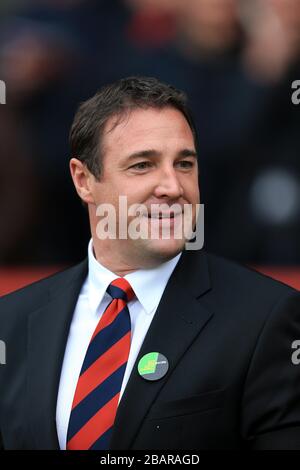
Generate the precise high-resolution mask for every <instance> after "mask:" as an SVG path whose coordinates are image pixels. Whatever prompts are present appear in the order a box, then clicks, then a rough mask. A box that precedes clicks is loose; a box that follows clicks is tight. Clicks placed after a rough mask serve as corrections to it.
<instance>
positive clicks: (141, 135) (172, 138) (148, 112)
mask: <svg viewBox="0 0 300 470" xmlns="http://www.w3.org/2000/svg"><path fill="white" fill-rule="evenodd" d="M102 141H103V144H102V147H103V150H104V151H113V150H114V149H116V148H118V149H119V150H122V149H123V148H124V150H125V149H126V151H128V150H130V149H131V148H134V149H135V148H136V147H138V146H140V145H143V146H145V145H147V144H149V145H150V144H152V145H154V144H156V145H159V144H161V145H164V144H165V145H168V144H176V143H178V145H180V142H182V145H183V143H184V144H185V145H187V144H188V145H189V146H190V147H194V136H193V133H192V130H191V128H190V126H189V124H188V122H187V120H186V118H185V116H184V115H183V114H182V113H181V112H180V111H178V110H177V109H175V108H171V107H165V108H162V109H156V108H147V109H133V110H131V111H130V112H128V113H126V114H124V115H122V116H113V117H112V118H110V119H109V120H108V122H107V123H106V126H105V128H104V132H103V139H102Z"/></svg>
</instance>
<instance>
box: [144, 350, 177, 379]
mask: <svg viewBox="0 0 300 470" xmlns="http://www.w3.org/2000/svg"><path fill="white" fill-rule="evenodd" d="M168 368H169V363H168V359H167V358H166V357H165V356H164V355H163V354H161V353H158V352H151V353H148V354H145V356H143V357H142V358H141V359H140V361H139V364H138V372H139V374H140V376H141V377H143V378H144V379H146V380H158V379H161V378H162V377H163V376H164V375H166V373H167V371H168Z"/></svg>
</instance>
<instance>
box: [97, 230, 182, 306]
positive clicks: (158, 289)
mask: <svg viewBox="0 0 300 470" xmlns="http://www.w3.org/2000/svg"><path fill="white" fill-rule="evenodd" d="M181 254H182V253H179V254H178V255H177V256H175V257H174V258H172V259H170V260H168V261H166V262H165V263H162V264H160V265H159V266H158V267H156V268H151V269H139V270H137V271H134V272H132V273H129V274H126V275H125V276H124V278H125V279H127V281H128V282H129V283H130V285H131V287H132V289H133V290H134V292H135V295H136V297H137V300H138V301H139V302H140V303H141V305H142V307H143V309H144V310H145V312H146V313H147V314H149V315H150V314H151V313H153V311H154V310H155V309H156V308H157V306H158V304H159V302H160V299H161V297H162V295H163V292H164V290H165V287H166V285H167V283H168V280H169V278H170V276H171V274H172V272H173V270H174V269H175V266H176V264H177V263H178V261H179V259H180V256H181ZM88 264H89V273H88V291H89V304H90V308H91V311H92V312H94V313H96V312H97V310H98V307H99V305H100V303H101V301H102V300H103V297H104V295H108V294H106V289H107V288H108V286H109V284H110V283H111V282H112V281H113V280H114V279H117V278H118V277H119V276H117V275H116V274H115V273H113V272H112V271H110V270H109V269H107V268H105V267H104V266H103V265H102V264H101V263H99V261H97V259H96V258H95V255H94V251H93V241H92V239H91V240H90V242H89V246H88Z"/></svg>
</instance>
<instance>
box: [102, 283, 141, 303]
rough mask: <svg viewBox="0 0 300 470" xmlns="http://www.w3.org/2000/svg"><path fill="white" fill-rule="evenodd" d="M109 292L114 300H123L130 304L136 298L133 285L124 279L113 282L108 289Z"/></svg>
mask: <svg viewBox="0 0 300 470" xmlns="http://www.w3.org/2000/svg"><path fill="white" fill-rule="evenodd" d="M107 292H108V294H109V295H110V296H111V297H112V298H113V299H122V300H124V301H125V302H130V301H131V300H132V299H133V298H134V297H135V293H134V291H133V289H132V287H131V285H130V284H129V282H128V281H126V279H124V277H119V278H118V279H115V280H114V281H112V282H111V283H110V284H109V286H108V288H107Z"/></svg>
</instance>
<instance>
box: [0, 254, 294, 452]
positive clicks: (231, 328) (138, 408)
mask: <svg viewBox="0 0 300 470" xmlns="http://www.w3.org/2000/svg"><path fill="white" fill-rule="evenodd" d="M86 276H87V261H86V260H85V261H84V262H82V263H81V264H79V265H77V266H75V267H73V268H70V269H68V270H66V271H64V272H61V273H59V274H56V275H54V276H51V277H50V278H47V279H45V280H42V281H39V282H37V283H34V284H32V285H31V286H29V287H26V288H24V289H21V290H19V291H17V292H15V293H12V294H10V295H8V296H5V297H2V298H1V299H0V339H1V340H3V341H5V342H6V347H7V358H6V362H7V363H6V365H0V390H1V394H0V430H1V435H2V445H3V447H4V448H5V449H57V448H58V439H57V434H56V423H55V414H56V400H57V392H58V386H59V380H60V372H61V366H62V361H63V357H64V351H65V345H66V341H67V337H68V332H69V326H70V322H71V320H72V316H73V312H74V308H75V305H76V302H77V298H78V295H79V292H80V289H81V286H82V284H83V282H84V280H85V278H86ZM296 339H300V302H299V294H298V293H297V292H296V291H295V290H293V289H291V288H289V287H287V286H285V285H283V284H280V283H278V282H275V281H273V280H271V279H269V278H266V277H264V276H262V275H259V274H258V273H255V272H253V271H250V270H247V269H245V268H242V267H240V266H238V265H235V264H234V263H231V262H228V261H225V260H222V259H219V258H217V257H214V256H212V255H208V254H206V253H205V252H204V251H200V252H195V251H187V252H184V253H183V255H182V257H181V259H180V261H179V263H178V265H177V266H176V268H175V270H174V272H173V274H172V276H171V278H170V280H169V282H168V284H167V287H166V289H165V291H164V294H163V297H162V299H161V302H160V304H159V307H158V310H157V312H156V314H155V316H154V319H153V321H152V323H151V325H150V329H149V331H148V333H147V335H146V337H145V340H144V343H143V345H142V347H141V350H140V353H139V355H138V358H137V361H136V364H135V366H134V368H133V370H132V373H131V376H130V379H129V382H128V384H127V387H126V389H125V392H124V395H123V397H122V400H121V402H120V405H119V407H118V411H117V416H116V421H115V425H114V431H113V436H112V442H111V449H164V450H165V449H168V450H171V449H197V450H200V449H243V448H249V449H300V366H298V367H297V366H296V365H294V364H293V363H292V360H291V356H292V353H293V350H292V348H291V345H292V342H293V341H294V340H296ZM152 351H157V352H160V353H162V354H164V355H165V356H166V357H167V358H168V361H169V370H168V372H167V374H166V375H165V376H164V377H163V378H161V379H160V380H158V381H153V382H150V381H146V380H144V379H143V378H142V377H140V376H139V374H138V372H137V363H138V361H139V359H140V358H141V357H142V356H143V355H144V354H146V353H148V352H152Z"/></svg>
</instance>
